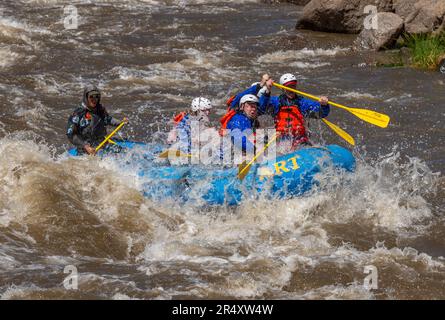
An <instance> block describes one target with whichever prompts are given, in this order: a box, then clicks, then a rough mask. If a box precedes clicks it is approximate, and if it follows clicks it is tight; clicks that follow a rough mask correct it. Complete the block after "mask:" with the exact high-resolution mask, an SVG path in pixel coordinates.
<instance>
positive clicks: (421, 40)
mask: <svg viewBox="0 0 445 320" xmlns="http://www.w3.org/2000/svg"><path fill="white" fill-rule="evenodd" d="M404 46H406V47H408V48H409V49H411V54H412V62H413V65H414V66H415V67H418V68H422V69H430V70H433V69H437V67H438V65H439V63H440V62H441V60H442V59H443V58H445V32H442V33H440V34H438V35H428V34H422V35H408V36H405V37H404Z"/></svg>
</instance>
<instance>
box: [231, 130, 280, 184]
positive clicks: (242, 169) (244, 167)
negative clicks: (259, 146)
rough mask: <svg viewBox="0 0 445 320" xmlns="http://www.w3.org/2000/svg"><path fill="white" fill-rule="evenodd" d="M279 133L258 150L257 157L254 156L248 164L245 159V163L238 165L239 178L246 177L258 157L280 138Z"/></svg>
mask: <svg viewBox="0 0 445 320" xmlns="http://www.w3.org/2000/svg"><path fill="white" fill-rule="evenodd" d="M279 135H280V134H279V133H277V134H275V136H274V137H273V138H272V139H271V140H270V141H269V142H268V143H267V144H266V145H265V146H264V148H263V150H261V151H260V152H258V153H257V154H256V155H255V157H253V158H252V160H250V161H249V163H248V164H246V161H243V163H241V164H240V165H239V166H238V178H239V179H240V180H243V179H244V178H245V177H246V175H247V173H248V172H249V170H250V167H252V164H253V163H254V162H255V160H256V159H258V157H259V156H260V155H262V154H263V153H264V151H266V149H267V148H268V147H269V146H270V145H271V144H272V143H273V142H274V141H275V140H276V139H277V138H278V136H279Z"/></svg>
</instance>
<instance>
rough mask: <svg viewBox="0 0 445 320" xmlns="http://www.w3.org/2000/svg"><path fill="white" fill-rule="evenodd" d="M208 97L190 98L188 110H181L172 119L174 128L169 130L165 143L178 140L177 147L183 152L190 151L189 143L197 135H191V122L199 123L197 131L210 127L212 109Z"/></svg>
mask: <svg viewBox="0 0 445 320" xmlns="http://www.w3.org/2000/svg"><path fill="white" fill-rule="evenodd" d="M212 107H213V106H212V103H211V102H210V100H209V99H206V98H203V97H197V98H194V99H193V100H192V103H191V106H190V111H183V112H181V113H179V114H178V115H176V116H175V117H174V119H173V122H174V128H173V129H172V130H171V131H170V132H169V134H168V138H167V143H169V144H173V143H176V142H179V149H180V150H181V151H182V152H184V153H190V152H191V144H192V140H193V139H197V138H198V137H197V136H192V132H191V130H192V127H191V124H192V122H193V121H196V123H197V124H199V132H203V131H204V130H206V129H209V128H210V120H209V115H210V111H211V109H212Z"/></svg>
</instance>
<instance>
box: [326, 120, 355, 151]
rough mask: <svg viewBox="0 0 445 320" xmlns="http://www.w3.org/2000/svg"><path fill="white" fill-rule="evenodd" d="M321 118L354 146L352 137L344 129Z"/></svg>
mask: <svg viewBox="0 0 445 320" xmlns="http://www.w3.org/2000/svg"><path fill="white" fill-rule="evenodd" d="M321 120H323V122H324V123H326V124H327V125H328V127H329V128H331V129H332V130H333V131H334V132H335V133H336V134H338V135H339V136H340V137H342V138H343V139H345V140H346V141H347V142H348V143H349V144H352V145H353V146H355V141H354V138H353V137H351V136H350V135H349V134H348V133H347V132H346V131H344V130H343V129H342V128H340V127H339V126H337V125H335V124H333V123H332V122H329V121H328V120H327V119H326V118H322V119H321Z"/></svg>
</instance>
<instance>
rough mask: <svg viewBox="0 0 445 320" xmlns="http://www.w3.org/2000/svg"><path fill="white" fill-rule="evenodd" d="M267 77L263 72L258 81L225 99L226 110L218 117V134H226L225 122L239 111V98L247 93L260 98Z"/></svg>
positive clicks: (265, 88)
mask: <svg viewBox="0 0 445 320" xmlns="http://www.w3.org/2000/svg"><path fill="white" fill-rule="evenodd" d="M269 79H270V76H269V75H268V74H267V73H265V74H263V76H262V77H261V81H260V82H254V83H252V85H251V86H250V87H249V88H248V89H246V90H244V91H242V92H241V93H238V94H236V95H234V96H232V97H230V98H229V99H228V100H227V102H226V105H227V112H226V114H225V115H224V116H222V117H221V119H220V123H221V127H220V129H219V135H220V136H225V135H226V134H227V132H228V130H227V124H228V123H229V121H230V119H232V117H233V116H234V115H235V114H236V113H237V112H238V111H239V108H240V100H241V98H242V97H244V96H246V95H248V94H251V95H255V96H257V97H258V98H260V97H261V96H262V95H263V94H264V93H265V92H266V91H267V87H266V81H267V80H269Z"/></svg>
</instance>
